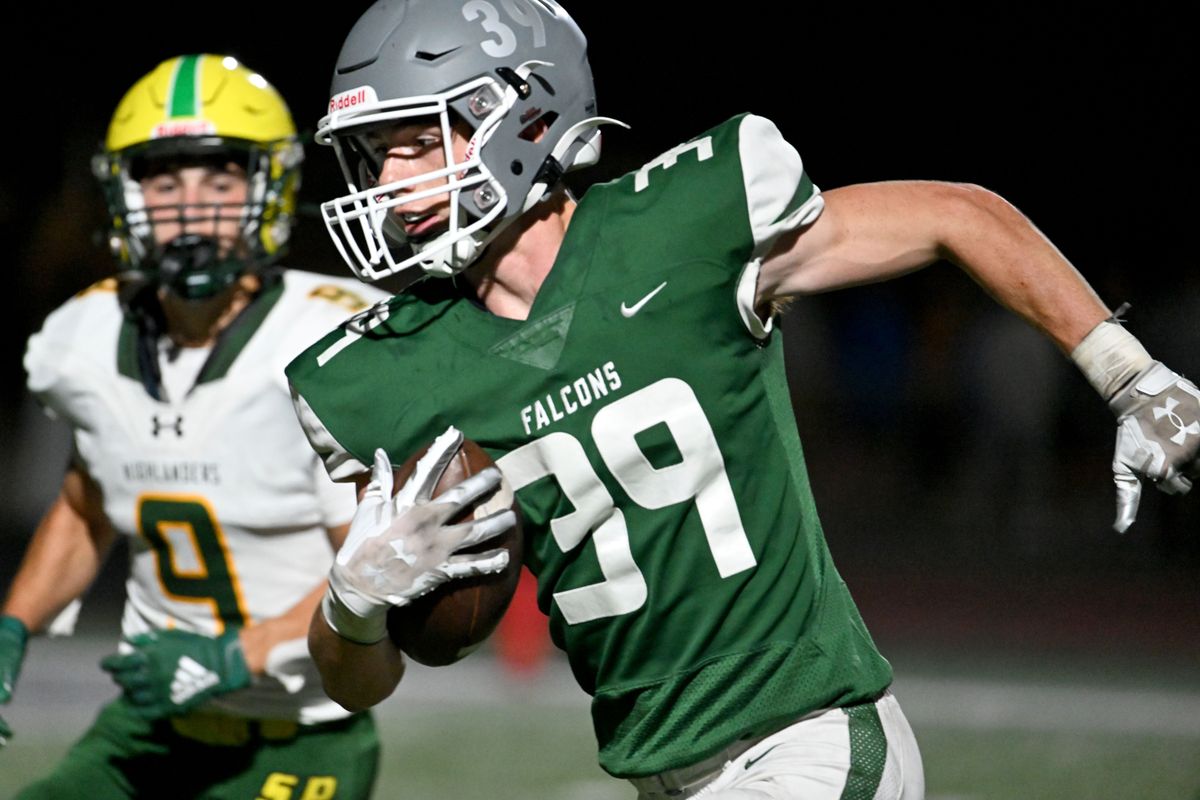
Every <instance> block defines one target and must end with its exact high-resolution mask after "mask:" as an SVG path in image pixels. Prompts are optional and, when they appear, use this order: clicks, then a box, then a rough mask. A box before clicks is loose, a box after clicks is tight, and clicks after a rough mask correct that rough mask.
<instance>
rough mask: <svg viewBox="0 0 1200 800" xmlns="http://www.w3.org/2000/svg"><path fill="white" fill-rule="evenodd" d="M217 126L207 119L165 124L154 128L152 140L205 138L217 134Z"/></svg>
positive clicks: (151, 133)
mask: <svg viewBox="0 0 1200 800" xmlns="http://www.w3.org/2000/svg"><path fill="white" fill-rule="evenodd" d="M216 132H217V126H216V125H213V124H212V123H211V122H209V121H208V120H206V119H188V120H181V121H178V122H163V123H161V124H159V125H155V126H154V130H152V131H150V138H151V139H162V138H164V137H167V136H204V135H206V134H210V133H216Z"/></svg>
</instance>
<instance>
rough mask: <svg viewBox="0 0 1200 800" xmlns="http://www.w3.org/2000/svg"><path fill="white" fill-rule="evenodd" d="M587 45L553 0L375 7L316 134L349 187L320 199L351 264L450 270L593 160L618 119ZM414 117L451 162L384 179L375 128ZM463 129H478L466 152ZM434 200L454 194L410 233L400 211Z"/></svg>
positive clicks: (351, 40)
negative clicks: (456, 145) (433, 229)
mask: <svg viewBox="0 0 1200 800" xmlns="http://www.w3.org/2000/svg"><path fill="white" fill-rule="evenodd" d="M586 51H587V42H586V41H585V39H584V36H583V33H582V32H581V31H580V30H579V28H578V26H576V24H575V22H574V21H573V20H572V19H571V17H570V16H568V14H567V12H566V11H564V10H563V9H562V8H561V7H560V6H559V5H558V4H557V3H555V2H552V1H551V0H380V1H379V2H376V3H375V4H374V5H373V6H371V7H370V8H369V9H368V10H367V12H366V13H365V14H363V16H362V17H361V18H360V19H359V20H358V22H357V23H356V24H355V26H354V28H353V29H352V30H351V31H350V34H349V36H348V37H347V38H346V41H345V43H344V45H343V47H342V51H341V55H340V56H339V57H338V62H337V68H336V70H335V72H334V77H333V83H332V87H331V89H330V96H331V99H330V102H329V113H328V115H327V116H326V117H325V118H324V119H322V120H321V122H320V124H319V127H318V131H317V141H318V142H319V143H322V144H331V145H332V146H333V147H334V149H335V150H336V152H337V156H338V160H339V162H340V163H341V167H342V172H343V174H344V175H345V178H346V183H347V188H348V193H347V194H345V195H343V196H342V197H338V198H337V199H335V200H332V201H329V202H327V203H325V204H323V206H322V212H323V216H324V219H325V224H326V226H327V227H328V229H329V232H330V235H331V236H332V237H333V240H334V243H335V244H336V245H337V247H338V249H339V251H340V252H341V254H342V256H343V258H345V260H346V262H347V263H348V264H349V265H350V268H351V269H352V270H353V271H354V272H355V274H357V275H358V276H359V277H360V278H363V279H365V280H378V279H380V278H383V277H386V276H389V275H394V274H397V273H399V272H402V271H405V270H408V269H409V268H419V269H420V270H421V271H423V272H424V273H426V274H430V275H435V276H441V277H445V276H449V275H453V274H455V273H457V272H459V271H461V270H462V269H464V268H465V267H466V266H468V265H469V264H470V263H471V262H472V261H473V260H474V259H475V258H477V257H478V256H479V255H480V253H482V251H483V249H484V247H485V246H486V245H487V244H488V242H490V241H491V240H492V239H493V238H494V237H495V236H496V235H497V234H498V233H499V232H500V231H501V230H503V229H504V227H505V226H507V225H508V224H510V223H511V222H512V221H513V220H514V219H516V218H517V217H519V216H520V215H521V214H523V213H524V212H526V211H528V210H529V209H530V208H532V207H533V206H535V205H537V203H539V202H540V201H541V200H542V199H544V197H545V196H546V195H547V193H548V191H549V190H550V189H552V188H554V187H555V185H556V184H557V183H558V181H559V179H560V178H561V177H562V174H563V173H564V172H567V171H569V170H572V169H576V168H578V167H582V166H587V165H589V164H592V163H595V161H596V160H597V159H598V158H599V155H600V134H599V131H598V130H597V128H598V126H599V125H600V124H602V123H604V122H615V120H608V119H605V118H602V117H597V116H596V99H595V90H594V89H593V85H592V73H591V67H590V66H589V65H588V62H587V52H586ZM416 120H421V121H422V122H432V124H434V125H436V126H439V127H440V130H441V142H442V147H443V149H444V151H445V161H444V168H443V169H438V170H437V171H436V172H430V173H425V174H422V175H417V176H414V177H409V178H406V179H404V180H399V181H391V182H388V183H386V184H380V183H379V178H380V174H381V170H382V165H381V163H380V158H379V157H378V156H377V155H373V154H372V151H373V148H372V145H371V142H370V139H369V135H370V134H371V133H372V132H377V131H379V130H380V129H381V128H387V127H389V126H398V125H403V124H405V123H406V122H409V123H411V122H413V121H416ZM456 126H457V129H458V130H460V131H461V130H465V131H467V132H468V133H469V141H468V143H467V146H466V150H465V155H464V156H462V158H461V160H456V158H455V154H454V150H453V147H452V144H451V142H452V136H451V131H452V129H453V128H455V127H456ZM375 149H377V148H375ZM417 186H420V187H421V188H420V189H419V190H414V189H413V187H417ZM429 197H436V198H441V199H444V200H445V201H446V202H448V203H449V220H448V226H447V227H448V229H446V230H440V231H438V232H437V235H435V236H430V237H427V238H424V239H423V240H420V241H414V240H410V239H409V238H408V237H407V236H406V234H405V231H404V229H403V226H402V225H400V224H397V221H396V218H395V213H394V212H393V210H394V209H395V208H396V207H397V206H398V205H400V204H401V203H406V202H412V201H413V200H414V198H416V199H424V198H429Z"/></svg>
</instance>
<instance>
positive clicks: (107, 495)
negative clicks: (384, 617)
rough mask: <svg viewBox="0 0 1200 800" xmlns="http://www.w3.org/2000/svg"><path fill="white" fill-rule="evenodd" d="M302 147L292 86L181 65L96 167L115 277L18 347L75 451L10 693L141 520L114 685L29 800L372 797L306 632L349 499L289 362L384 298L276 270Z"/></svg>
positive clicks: (359, 722) (19, 637) (28, 563)
mask: <svg viewBox="0 0 1200 800" xmlns="http://www.w3.org/2000/svg"><path fill="white" fill-rule="evenodd" d="M302 157H303V149H302V147H301V145H300V144H299V142H298V140H297V137H296V131H295V126H294V124H293V122H292V118H291V115H290V113H289V111H288V108H287V106H286V104H285V103H284V101H283V99H282V98H281V97H280V96H279V94H278V93H277V92H276V90H275V89H274V88H273V87H272V86H271V85H270V84H269V83H268V82H267V81H266V80H265V79H264V78H263V77H262V76H261V75H259V74H257V73H255V72H253V71H252V70H250V69H248V68H246V67H245V66H243V65H242V64H240V63H238V61H237V60H236V59H234V58H231V57H222V56H215V55H187V56H180V57H177V58H172V59H169V60H167V61H164V62H163V63H161V64H160V65H158V66H157V67H156V68H155V69H154V70H153V71H151V72H150V73H148V74H147V75H146V76H144V77H143V78H142V79H140V80H139V81H138V82H137V83H136V84H134V86H133V87H132V88H131V89H130V90H129V91H128V93H127V94H126V95H125V96H124V98H123V99H122V100H121V102H120V104H119V105H118V107H117V109H116V112H115V113H114V115H113V118H112V122H111V125H110V127H109V130H108V135H107V139H106V141H105V145H104V148H103V151H102V153H101V154H100V155H99V156H97V158H96V163H95V168H96V173H97V177H98V178H99V179H100V182H101V184H102V186H103V188H104V190H105V193H106V199H107V203H108V208H109V212H110V214H111V223H112V225H111V231H110V242H111V244H112V246H113V250H114V253H115V254H116V256H117V258H118V260H119V262H120V264H121V267H122V271H121V272H120V274H119V275H118V276H117V277H116V278H112V279H109V280H106V281H103V282H101V283H99V284H96V285H94V286H92V287H90V288H88V289H85V290H84V291H82V292H80V293H79V294H78V295H76V296H75V297H73V298H72V299H70V300H68V301H67V302H66V303H65V304H63V305H62V306H61V307H60V308H59V309H57V310H56V311H54V312H53V313H52V314H51V315H50V316H49V317H48V318H47V320H46V322H45V324H44V326H43V328H42V330H41V331H40V332H39V333H37V334H35V335H34V336H33V337H31V338H30V340H29V344H28V349H27V352H26V357H25V366H26V369H27V371H28V374H29V388H30V390H31V391H32V392H33V393H34V394H35V395H36V396H37V397H38V399H39V400H40V401H41V402H42V403H43V405H44V406H45V407H46V409H47V410H48V412H49V413H51V414H52V415H53V416H56V417H58V418H60V419H63V420H65V421H66V422H67V423H68V424H69V425H70V426H71V428H72V432H73V444H74V447H73V456H72V459H71V462H70V465H69V466H68V468H67V471H66V475H65V477H64V479H63V484H62V489H61V492H60V493H59V496H58V498H57V499H56V500H55V501H54V502H53V503H52V505H51V507H50V508H49V510H48V511H47V512H46V515H45V517H44V518H43V520H42V522H41V524H40V525H39V527H38V528H37V531H36V532H35V534H34V536H33V539H32V541H31V543H30V545H29V548H28V550H27V553H26V555H25V558H24V561H23V563H22V565H21V567H20V570H19V572H18V573H17V576H16V578H15V580H14V581H13V584H12V586H11V588H10V590H9V592H8V595H7V599H6V600H5V602H4V606H3V615H2V616H0V702H6V701H8V700H9V699H10V698H11V696H12V693H13V689H14V685H15V684H16V679H17V677H18V673H19V669H20V665H21V660H22V657H23V653H24V649H25V642H26V639H27V638H28V636H29V635H30V634H32V633H38V632H41V631H44V630H45V629H46V627H47V626H48V625H49V624H50V623H51V621H52V620H54V619H55V617H56V615H58V614H59V613H60V612H62V611H63V610H64V609H66V608H68V606H70V605H71V604H72V603H73V602H75V601H77V600H78V598H79V597H80V595H81V594H82V593H83V592H84V591H85V590H86V589H87V587H88V585H89V584H90V583H91V582H92V580H93V579H94V577H95V576H96V574H97V571H98V570H99V568H100V565H101V563H102V562H103V560H104V558H105V555H106V553H107V552H108V551H109V549H110V547H111V546H112V544H113V543H114V541H115V540H116V538H117V537H118V536H121V535H124V536H127V537H129V549H130V554H131V568H130V575H129V579H128V582H127V584H126V589H127V595H126V602H125V610H124V615H123V619H122V632H123V637H122V641H121V643H120V647H119V649H118V652H116V653H114V654H113V655H112V656H110V657H108V658H106V659H105V660H104V662H103V668H104V669H105V670H107V671H108V672H109V673H111V675H112V677H113V679H114V680H115V681H116V682H117V683H118V684H119V686H120V687H121V689H122V694H121V696H120V697H118V698H117V699H116V700H115V701H113V702H112V703H110V704H109V705H107V706H106V707H105V708H104V709H103V710H102V711H101V713H100V715H99V717H98V719H97V720H96V722H95V724H94V725H93V726H92V728H91V729H90V730H89V731H88V732H87V733H86V734H85V735H84V736H83V738H82V739H80V741H79V742H78V743H76V745H75V746H74V748H73V749H72V750H71V752H70V753H69V754H68V756H67V757H66V759H65V760H64V761H63V762H62V763H61V764H60V765H59V767H58V768H57V769H56V770H55V771H54V772H53V773H52V774H51V775H50V776H48V777H46V778H44V779H43V780H41V781H39V782H38V783H36V784H34V785H33V786H30V787H28V788H27V789H26V790H25V791H24V792H23V793H22V795H21V797H28V798H35V797H51V796H52V797H80V798H84V797H88V798H95V797H104V798H115V797H133V796H138V797H198V796H203V797H211V798H218V797H231V798H232V797H237V798H248V797H258V796H265V797H278V796H282V795H281V794H280V793H281V792H285V791H286V792H288V793H291V792H294V793H295V796H296V797H301V796H303V797H312V798H318V797H319V798H333V797H337V798H365V797H367V796H369V793H370V790H371V786H372V783H373V781H374V776H375V768H376V763H377V755H378V740H377V738H376V733H375V729H374V724H373V722H372V720H371V719H370V717H369V716H367V715H363V714H350V713H349V712H347V711H345V710H344V709H342V708H341V707H340V706H338V705H337V704H335V703H333V702H332V701H331V700H329V698H328V697H326V696H325V694H324V693H323V691H322V690H321V686H320V680H319V678H318V677H317V674H316V671H315V668H314V667H313V664H312V661H311V659H310V657H309V655H308V651H307V648H306V646H305V642H304V636H305V633H306V631H307V628H308V621H309V619H310V617H311V616H312V612H313V609H314V608H315V607H316V604H317V602H318V600H319V598H320V597H321V595H322V593H323V592H324V578H325V574H326V572H327V570H328V567H329V564H330V562H331V560H332V552H333V548H334V547H336V546H337V545H338V544H340V542H341V539H342V538H343V537H344V536H345V533H346V526H347V523H348V522H349V520H350V518H351V516H352V514H353V510H354V506H355V498H354V491H353V489H352V488H351V487H348V486H335V485H334V484H332V483H331V482H330V481H329V480H328V478H327V477H326V476H325V474H324V470H323V468H322V466H321V464H320V462H319V459H318V458H317V457H316V456H315V455H314V454H313V453H312V451H311V450H310V449H309V447H308V445H307V443H306V441H305V438H304V435H303V433H302V431H301V429H300V426H299V424H298V423H297V421H296V418H295V416H294V414H293V412H292V406H291V400H290V397H289V393H288V387H287V384H286V381H285V379H284V377H283V367H284V366H285V365H286V364H287V363H288V361H289V360H290V359H291V358H292V357H293V356H294V355H295V354H296V353H298V352H300V350H302V349H303V348H304V347H305V346H307V345H308V344H310V343H311V342H312V341H314V340H315V339H316V338H318V337H319V336H320V335H321V334H323V333H326V332H328V331H329V330H330V329H332V328H334V327H336V326H337V325H338V324H340V323H341V322H342V321H344V320H345V319H346V318H347V317H349V316H350V315H351V314H353V313H355V312H358V311H360V310H363V309H365V308H367V307H369V305H370V304H371V303H373V302H375V301H377V300H378V299H380V298H382V297H383V295H382V294H381V293H380V292H377V291H376V290H374V289H371V288H369V287H364V286H362V285H361V284H359V283H357V282H356V281H350V280H346V279H341V278H329V277H325V276H320V275H315V274H310V273H304V272H298V271H291V270H285V269H282V268H280V267H278V266H275V265H274V262H275V260H276V258H277V257H278V255H279V254H280V253H281V252H282V250H283V248H284V245H285V244H286V242H287V239H288V236H289V233H290V229H291V225H292V221H293V216H294V211H295V203H296V192H297V189H298V184H299V177H300V173H299V168H300V162H301V160H302ZM11 734H12V732H11V731H10V730H9V728H8V726H7V725H6V724H4V723H3V722H2V721H0V740H3V739H4V738H7V737H8V736H10V735H11ZM168 759H169V765H168V763H167V760H168ZM156 761H162V762H163V763H162V764H160V765H158V766H156V765H155V762H156Z"/></svg>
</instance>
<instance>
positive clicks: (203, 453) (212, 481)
mask: <svg viewBox="0 0 1200 800" xmlns="http://www.w3.org/2000/svg"><path fill="white" fill-rule="evenodd" d="M115 288H116V287H115V281H111V280H110V281H105V282H102V283H100V284H97V285H96V286H94V287H92V288H91V289H88V290H85V291H84V292H81V293H80V294H79V295H77V296H76V297H74V298H72V299H71V300H69V301H68V302H67V303H65V304H64V305H63V306H61V307H60V308H59V309H58V310H56V311H55V312H53V313H52V314H51V315H50V316H49V317H48V318H47V320H46V323H45V325H44V326H43V328H42V330H41V331H40V332H39V333H37V334H35V335H34V336H33V337H31V338H30V340H29V346H28V350H27V352H26V356H25V367H26V370H27V371H28V373H29V388H30V390H31V391H33V392H34V394H35V395H36V396H37V397H38V399H39V400H40V401H41V402H42V403H43V405H44V406H45V407H46V408H47V409H48V410H49V411H50V412H51V413H52V414H53V415H55V416H57V417H59V418H62V419H63V420H65V421H66V422H68V423H69V424H70V425H71V427H72V429H73V434H74V445H75V451H76V458H77V459H78V461H79V462H80V464H81V465H82V466H83V467H84V468H85V469H86V470H87V472H88V474H90V475H91V476H92V477H93V478H94V479H95V480H96V482H97V483H98V484H99V486H100V488H101V489H102V490H103V496H104V511H105V514H106V515H107V517H108V519H109V520H110V521H111V523H112V525H113V527H114V528H115V529H116V530H117V531H119V532H120V533H122V534H125V535H126V536H128V537H130V539H129V541H130V553H131V569H130V577H129V581H128V584H127V593H128V598H127V601H126V606H125V614H124V618H123V621H122V628H123V632H124V634H125V635H126V636H132V635H134V634H138V633H143V632H146V631H148V630H152V629H169V628H178V629H182V630H189V631H193V632H197V633H202V634H206V635H210V636H211V635H216V634H219V633H221V632H223V631H224V630H226V629H227V628H228V627H230V626H242V625H247V624H249V623H251V622H253V621H256V620H260V619H265V618H270V617H275V616H278V615H280V614H282V613H283V612H284V611H286V610H288V609H289V608H291V607H292V606H293V605H295V604H296V603H297V602H298V601H299V600H300V599H301V598H303V597H304V596H305V595H307V594H308V593H309V592H311V591H312V590H313V589H314V588H315V587H316V586H317V585H318V584H320V583H321V581H322V580H323V579H324V577H325V575H326V573H327V571H328V568H329V564H330V561H331V558H332V554H331V549H330V545H329V541H328V537H327V535H326V527H328V526H334V525H341V524H344V523H346V522H348V521H349V519H350V517H351V516H352V515H353V513H354V493H353V491H352V489H351V487H348V486H337V485H335V484H333V483H331V482H330V481H329V480H328V477H327V476H326V475H325V474H324V469H323V468H322V467H321V464H320V462H319V461H318V459H317V458H316V457H315V456H314V454H313V453H312V451H311V450H310V449H309V448H308V447H307V446H306V444H305V441H304V437H303V435H302V434H301V431H300V428H299V425H298V424H297V422H296V417H295V414H294V412H293V411H292V406H291V401H290V398H289V395H288V389H287V384H286V382H285V380H284V377H283V368H284V366H285V365H286V364H287V362H288V361H289V359H291V358H292V357H293V356H294V355H295V354H297V353H299V352H300V351H301V350H302V349H303V348H304V347H306V346H307V345H309V344H311V343H312V342H313V341H315V340H316V339H317V338H318V337H319V336H321V335H322V334H324V333H326V332H328V331H329V330H331V329H333V328H334V327H335V326H336V325H337V324H338V323H339V322H340V321H342V320H343V319H345V318H346V317H347V316H348V315H349V314H351V313H352V312H355V311H360V310H362V309H363V308H365V307H366V306H367V305H368V304H369V303H370V302H374V301H376V300H378V299H380V298H381V297H383V295H382V294H381V293H379V292H378V291H377V290H374V289H370V288H368V287H363V286H361V285H360V284H358V283H356V282H353V281H350V280H345V279H340V278H329V277H326V276H320V275H314V274H309V273H304V272H295V271H284V272H283V274H282V276H281V277H280V278H279V280H278V282H275V283H273V284H269V285H268V286H267V287H266V288H265V289H264V291H263V292H262V293H261V294H260V295H259V296H258V297H257V298H256V299H255V301H254V302H253V303H252V304H251V305H250V306H249V307H247V308H246V310H245V311H243V312H242V314H241V315H240V316H239V317H238V318H237V319H236V320H235V322H234V324H233V325H231V326H230V327H229V328H228V329H226V331H225V332H224V333H223V335H222V337H221V338H220V341H219V344H218V345H217V346H216V347H215V348H214V350H213V352H212V354H211V355H210V356H209V357H208V359H207V361H206V362H205V363H204V365H203V368H202V369H201V370H200V373H199V377H198V379H197V380H196V382H195V385H194V387H193V388H192V389H191V391H189V392H187V393H186V394H184V393H182V392H179V393H178V394H180V395H181V396H177V397H171V396H168V397H167V399H166V400H165V401H160V400H156V399H154V398H153V397H151V395H150V394H149V393H148V391H147V390H146V388H145V387H144V386H143V381H142V363H141V362H140V361H139V358H138V352H137V335H136V332H135V329H134V326H133V325H132V324H131V323H130V322H129V321H127V320H126V318H125V317H124V316H123V315H122V313H121V309H120V307H119V304H118V301H117V295H116V292H115ZM296 645H297V646H296V648H294V650H295V652H290V653H289V652H288V648H287V647H281V648H277V651H278V652H273V653H272V662H273V663H271V664H268V674H269V675H273V676H275V677H273V678H267V679H263V680H260V681H258V682H257V683H256V684H255V685H254V686H252V687H250V688H248V689H245V690H243V691H240V692H235V693H232V694H229V695H225V696H223V697H219V698H217V699H215V700H214V701H212V702H211V703H210V704H209V706H208V707H209V708H212V709H214V710H221V711H224V712H226V713H229V714H235V715H243V716H252V717H269V718H279V719H287V718H291V719H298V720H299V721H300V722H302V723H315V722H320V721H324V720H327V719H334V718H339V717H343V716H345V715H346V712H345V711H344V710H343V709H341V708H340V707H338V706H337V705H336V704H334V703H333V702H332V701H330V700H329V699H328V698H326V697H325V696H324V694H323V693H322V691H321V688H320V679H319V677H318V676H317V675H316V671H315V667H314V666H313V665H312V663H311V660H310V658H309V657H308V653H307V649H306V647H305V646H304V642H302V641H299V642H297V643H296ZM301 686H302V688H300V687H301Z"/></svg>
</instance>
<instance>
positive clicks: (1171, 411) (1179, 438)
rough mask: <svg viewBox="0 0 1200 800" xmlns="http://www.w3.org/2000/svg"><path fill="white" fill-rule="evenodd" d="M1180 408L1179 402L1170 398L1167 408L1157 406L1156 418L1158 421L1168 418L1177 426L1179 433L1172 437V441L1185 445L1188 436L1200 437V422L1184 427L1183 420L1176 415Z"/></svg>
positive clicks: (1155, 410) (1155, 409)
mask: <svg viewBox="0 0 1200 800" xmlns="http://www.w3.org/2000/svg"><path fill="white" fill-rule="evenodd" d="M1178 406H1179V401H1178V400H1176V399H1175V398H1174V397H1168V398H1167V403H1166V407H1165V408H1164V407H1162V406H1155V407H1154V418H1155V419H1156V420H1159V419H1162V418H1163V417H1166V418H1167V420H1168V421H1169V422H1170V423H1171V424H1172V425H1174V426H1175V428H1176V429H1177V430H1178V431H1179V433H1177V434H1175V435H1174V436H1172V437H1171V441H1172V442H1174V443H1175V444H1183V443H1184V441H1185V440H1187V437H1188V436H1200V422H1197V421H1193V422H1192V424H1191V425H1186V426H1185V425H1184V424H1183V418H1182V417H1180V416H1179V415H1178V414H1176V413H1175V409H1176V408H1177V407H1178Z"/></svg>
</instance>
